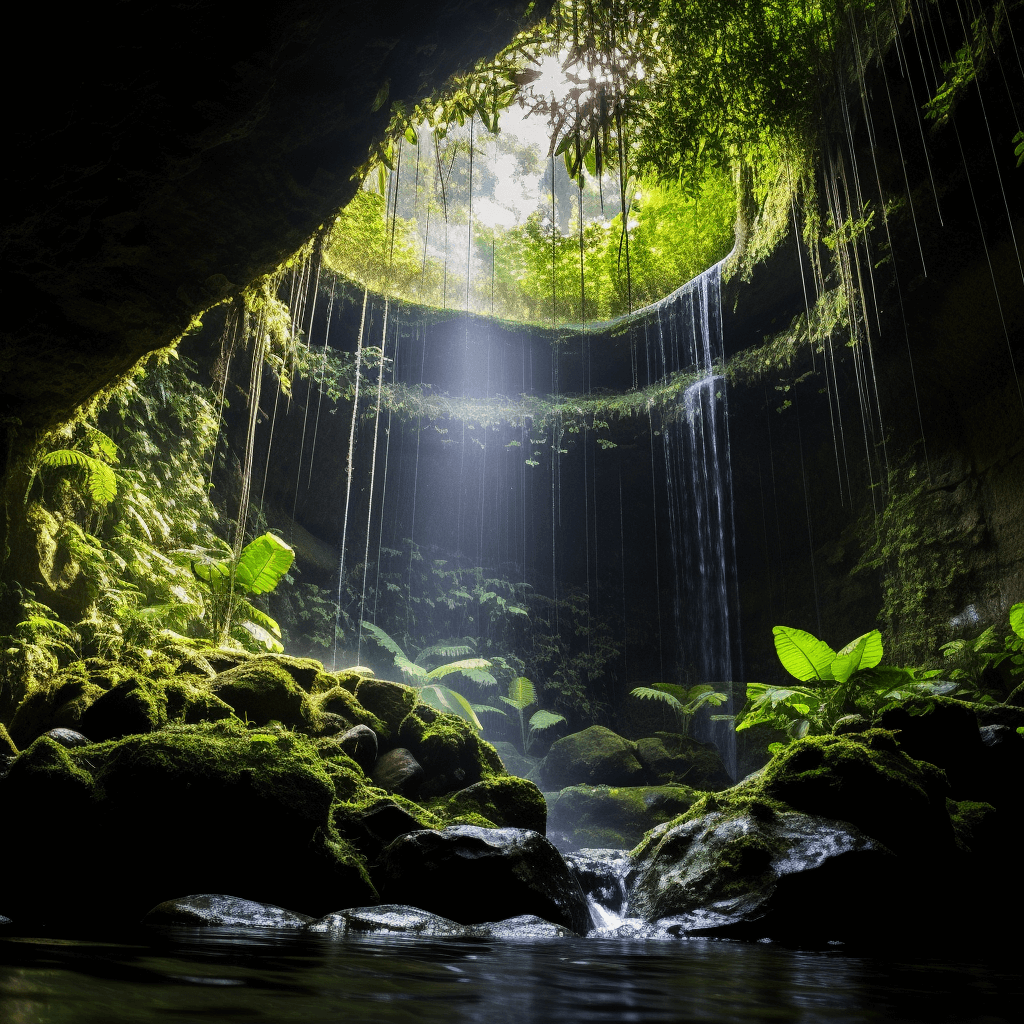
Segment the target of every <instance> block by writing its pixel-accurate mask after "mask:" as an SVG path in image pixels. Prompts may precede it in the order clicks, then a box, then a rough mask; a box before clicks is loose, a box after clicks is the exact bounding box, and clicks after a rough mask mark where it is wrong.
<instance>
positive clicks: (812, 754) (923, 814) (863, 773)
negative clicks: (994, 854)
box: [634, 729, 955, 863]
mask: <svg viewBox="0 0 1024 1024" xmlns="http://www.w3.org/2000/svg"><path fill="white" fill-rule="evenodd" d="M946 789H947V785H946V778H945V775H943V773H942V772H941V771H940V770H939V769H938V768H936V767H935V766H934V765H931V764H928V763H926V762H923V761H915V760H914V759H913V758H910V757H908V756H907V755H906V754H905V753H903V752H902V751H901V750H900V749H899V747H898V746H897V744H896V740H895V738H894V736H893V734H892V733H890V732H886V731H885V730H882V729H869V730H868V731H867V732H862V733H851V734H849V735H847V736H809V737H807V738H806V739H802V740H797V741H796V742H795V743H792V744H790V746H788V747H787V748H786V749H785V750H783V751H782V752H781V753H780V754H779V755H777V756H776V757H774V758H773V759H772V760H771V762H769V764H768V765H767V766H766V767H765V768H764V770H763V771H761V772H760V773H758V774H757V775H753V776H751V777H749V778H748V779H745V780H744V781H743V782H741V783H740V784H739V785H737V786H733V787H732V789H728V790H725V791H724V792H721V793H708V794H706V795H705V796H702V797H701V798H700V799H699V800H697V801H696V802H695V803H694V804H693V806H692V807H691V808H690V810H689V811H688V812H686V814H684V815H682V816H681V817H680V818H678V819H676V822H682V821H691V820H695V819H697V818H700V817H701V816H703V815H705V814H712V813H719V812H721V813H724V814H725V816H726V817H727V818H728V817H729V816H730V815H740V814H744V813H746V812H747V811H748V810H750V808H751V807H753V808H755V810H756V809H757V808H758V807H760V808H763V809H764V813H765V814H781V813H783V812H785V811H787V810H793V811H799V812H801V813H803V814H808V815H814V816H819V817H822V818H828V819H835V820H839V821H845V822H849V823H851V824H853V825H854V826H856V828H857V829H859V830H860V831H861V832H862V833H864V834H865V835H867V836H870V837H871V838H872V839H875V840H877V841H878V842H879V843H881V844H883V845H884V846H885V847H886V848H887V849H888V850H890V851H891V852H892V853H895V854H897V855H908V856H911V857H928V858H929V859H930V862H932V863H937V862H938V861H940V860H941V858H942V857H944V856H950V855H952V854H953V853H954V851H955V844H954V837H953V829H952V826H951V824H950V820H949V814H948V813H947V811H946ZM664 827H665V826H660V828H664ZM658 832H659V829H655V830H654V831H653V832H652V833H650V834H648V835H647V836H645V838H644V839H643V841H642V842H641V843H640V844H639V846H638V847H637V849H636V850H635V851H634V855H637V856H639V855H642V853H643V852H644V850H645V849H646V847H647V846H649V845H650V843H651V842H652V840H653V839H656V837H657V835H658Z"/></svg>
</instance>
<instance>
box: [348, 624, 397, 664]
mask: <svg viewBox="0 0 1024 1024" xmlns="http://www.w3.org/2000/svg"><path fill="white" fill-rule="evenodd" d="M359 626H360V628H361V629H362V630H363V631H364V632H366V633H369V634H370V636H371V638H372V639H373V640H375V641H376V642H377V643H378V644H380V646H381V647H383V648H384V650H385V651H389V652H390V653H391V654H400V655H401V656H402V657H403V658H404V657H405V651H403V650H402V648H401V647H399V646H398V644H397V643H395V641H394V640H392V639H391V637H390V636H388V634H387V633H385V632H384V630H383V629H381V628H380V626H375V625H374V624H373V623H372V622H367V621H366V620H365V619H363V620H362V621H361V622H360V623H359Z"/></svg>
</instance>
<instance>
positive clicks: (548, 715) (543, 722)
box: [530, 710, 565, 732]
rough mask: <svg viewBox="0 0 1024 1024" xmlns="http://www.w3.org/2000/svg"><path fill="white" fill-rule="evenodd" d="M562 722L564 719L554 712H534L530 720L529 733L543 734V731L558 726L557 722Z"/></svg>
mask: <svg viewBox="0 0 1024 1024" xmlns="http://www.w3.org/2000/svg"><path fill="white" fill-rule="evenodd" d="M564 721H565V717H564V716H563V715H557V714H555V712H554V711H544V710H541V711H536V712H534V714H533V717H532V718H531V719H530V732H543V731H544V730H545V729H550V728H551V726H553V725H558V723H559V722H564Z"/></svg>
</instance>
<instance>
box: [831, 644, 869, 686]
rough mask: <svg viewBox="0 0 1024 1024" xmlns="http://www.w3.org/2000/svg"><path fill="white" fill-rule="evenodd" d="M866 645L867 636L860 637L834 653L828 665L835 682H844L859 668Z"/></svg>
mask: <svg viewBox="0 0 1024 1024" xmlns="http://www.w3.org/2000/svg"><path fill="white" fill-rule="evenodd" d="M866 645H867V638H866V637H861V638H860V639H859V640H857V641H855V642H854V643H853V644H848V645H847V646H846V647H844V648H843V649H842V651H841V652H840V653H839V654H837V655H836V658H835V661H833V662H832V665H831V666H830V671H831V672H832V678H833V679H834V680H835V681H836V682H837V683H845V682H846V681H847V680H848V679H849V678H850V676H852V675H853V673H854V672H856V671H857V669H859V668H860V666H861V661H862V659H863V658H864V649H865V647H866Z"/></svg>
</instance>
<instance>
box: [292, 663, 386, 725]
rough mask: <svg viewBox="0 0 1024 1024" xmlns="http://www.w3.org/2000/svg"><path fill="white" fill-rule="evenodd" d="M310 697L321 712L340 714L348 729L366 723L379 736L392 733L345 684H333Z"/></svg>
mask: <svg viewBox="0 0 1024 1024" xmlns="http://www.w3.org/2000/svg"><path fill="white" fill-rule="evenodd" d="M328 678H331V677H328ZM310 699H311V700H312V702H313V704H314V706H315V707H316V708H317V710H318V711H319V712H320V713H321V714H330V715H338V716H339V717H340V718H341V719H343V720H344V723H345V728H346V729H350V728H352V726H354V725H366V726H369V728H371V729H372V730H373V731H374V732H375V733H376V734H377V735H378V736H382V735H383V736H387V735H390V733H389V731H388V730H387V729H386V727H385V725H384V723H383V722H382V721H381V720H380V719H379V718H378V717H377V716H376V715H375V714H373V712H372V711H368V710H367V709H366V708H364V707H363V705H362V704H360V703H359V701H358V700H356V697H355V694H353V693H352V692H351V691H350V690H347V689H345V687H343V686H332V687H331V688H330V689H329V690H322V691H320V692H319V693H318V692H314V693H313V694H312V695H311V698H310Z"/></svg>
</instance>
